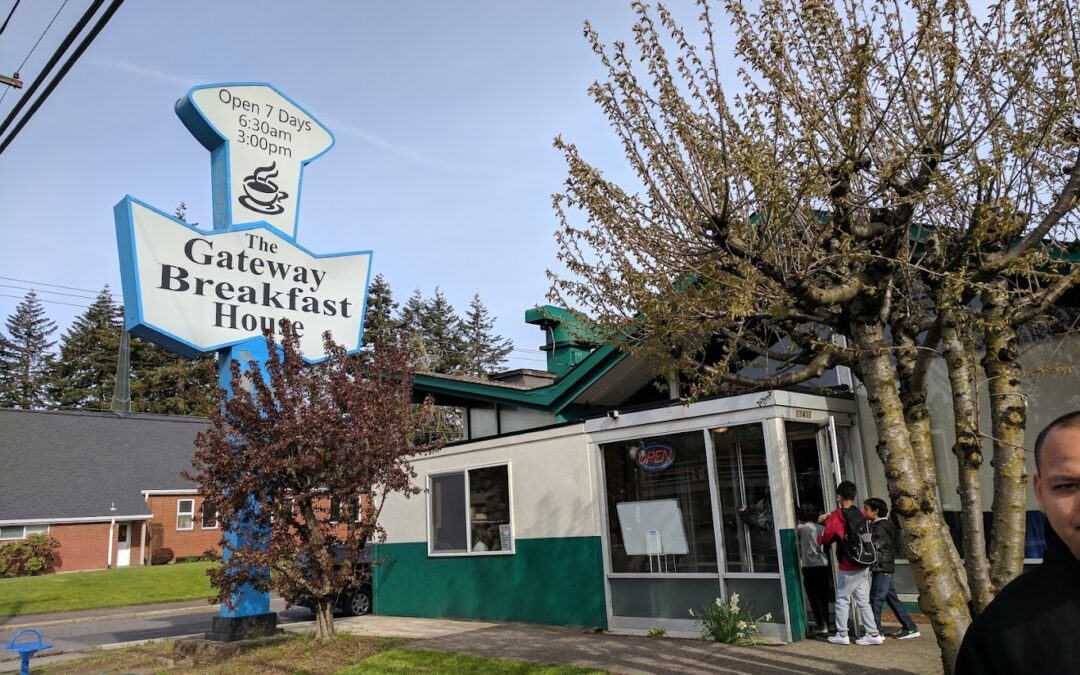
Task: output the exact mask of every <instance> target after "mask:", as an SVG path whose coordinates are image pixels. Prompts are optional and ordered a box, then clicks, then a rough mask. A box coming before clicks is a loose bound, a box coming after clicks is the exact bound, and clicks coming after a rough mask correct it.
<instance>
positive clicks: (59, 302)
mask: <svg viewBox="0 0 1080 675" xmlns="http://www.w3.org/2000/svg"><path fill="white" fill-rule="evenodd" d="M0 296H3V297H5V298H15V299H16V300H23V299H24V296H22V295H12V294H11V293H0ZM38 300H41V301H42V302H51V303H53V304H54V305H69V306H71V307H82V308H83V309H89V308H90V305H77V304H75V303H74V302H61V301H60V300H50V299H49V298H38Z"/></svg>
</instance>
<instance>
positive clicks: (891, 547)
mask: <svg viewBox="0 0 1080 675" xmlns="http://www.w3.org/2000/svg"><path fill="white" fill-rule="evenodd" d="M870 536H871V537H872V538H873V541H874V550H875V551H877V562H875V563H874V564H873V565H871V566H870V571H871V572H887V573H888V574H892V573H893V572H895V571H896V549H897V548H899V547H898V546H897V541H896V526H895V525H893V524H892V521H891V520H889V519H888V518H878V519H877V520H875V521H874V522H873V523H871V524H870Z"/></svg>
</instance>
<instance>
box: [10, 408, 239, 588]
mask: <svg viewBox="0 0 1080 675" xmlns="http://www.w3.org/2000/svg"><path fill="white" fill-rule="evenodd" d="M206 426H207V420H206V419H205V418H202V417H181V416H165V415H148V414H139V413H128V414H124V415H118V414H116V413H113V412H107V411H66V410H65V411H37V410H10V409H3V410H0V543H3V542H4V541H9V540H16V539H21V538H24V537H26V536H28V535H30V534H33V533H35V532H47V533H48V534H50V535H52V536H53V537H55V538H56V539H57V540H58V541H59V542H60V553H59V557H58V560H57V564H56V568H55V569H56V571H71V570H85V569H98V568H105V567H124V566H127V565H141V564H147V563H149V561H150V555H151V553H152V552H153V551H156V550H158V549H161V548H169V549H172V551H173V553H174V554H175V555H176V556H177V557H180V556H192V555H201V554H203V553H204V552H205V551H207V550H210V549H214V550H218V549H219V548H220V547H219V540H220V538H221V528H220V526H219V524H218V522H217V518H216V514H214V513H209V512H204V509H203V504H202V498H201V497H200V496H199V495H198V493H197V490H196V489H195V486H194V485H193V484H192V483H191V482H190V481H187V480H185V479H184V478H182V477H181V476H180V471H182V470H183V469H186V468H189V467H190V465H191V457H192V454H193V452H194V447H193V443H194V440H195V435H196V434H197V433H198V432H199V431H201V430H203V429H205V428H206Z"/></svg>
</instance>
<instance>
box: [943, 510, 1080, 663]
mask: <svg viewBox="0 0 1080 675" xmlns="http://www.w3.org/2000/svg"><path fill="white" fill-rule="evenodd" d="M983 673H1046V674H1047V675H1050V674H1057V673H1080V560H1077V559H1076V557H1075V556H1074V555H1073V554H1072V552H1071V551H1069V549H1068V548H1067V547H1066V546H1065V543H1064V542H1063V541H1061V539H1060V538H1059V537H1058V536H1057V534H1055V533H1054V531H1053V530H1052V529H1050V528H1047V530H1046V554H1045V556H1044V557H1043V562H1042V564H1041V565H1039V566H1038V567H1036V568H1035V569H1033V570H1031V571H1030V572H1027V573H1025V574H1021V575H1020V576H1019V577H1017V578H1015V579H1013V580H1012V581H1011V582H1009V583H1008V584H1007V585H1006V586H1005V588H1003V589H1001V592H1000V593H998V594H997V597H996V598H994V600H993V602H991V603H990V605H989V606H988V607H987V608H986V610H985V611H984V612H983V613H982V614H980V615H979V616H978V617H977V618H976V619H975V621H974V622H973V623H972V624H971V626H970V627H969V628H968V631H967V635H965V636H964V642H963V644H962V645H961V646H960V655H959V657H958V658H957V660H956V675H976V674H977V675H982V674H983Z"/></svg>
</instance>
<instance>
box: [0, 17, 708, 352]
mask: <svg viewBox="0 0 1080 675" xmlns="http://www.w3.org/2000/svg"><path fill="white" fill-rule="evenodd" d="M12 2H13V0H0V12H2V13H3V15H6V13H7V11H8V9H10V7H11V5H12ZM61 2H62V0H24V1H23V3H22V5H21V6H20V7H19V8H18V10H17V11H16V13H15V15H14V18H13V20H12V23H11V25H10V26H9V27H8V30H7V31H6V32H5V33H4V35H3V36H0V71H3V72H4V73H6V74H9V75H10V74H11V72H12V71H13V70H14V69H15V68H16V67H17V66H18V64H19V62H20V61H22V59H23V57H24V56H25V55H26V53H27V51H28V50H29V48H30V45H32V44H33V41H34V40H35V39H37V37H38V35H39V34H40V32H41V30H42V29H43V28H44V26H45V24H46V23H47V22H48V20H49V19H50V18H51V17H52V15H53V14H54V13H55V12H56V10H57V8H58V7H59V6H60V4H61ZM88 4H89V0H71V1H70V2H69V3H68V5H67V6H66V7H65V8H64V10H63V11H62V13H61V14H60V16H59V18H58V19H57V21H56V25H54V27H53V29H52V30H51V31H50V32H49V33H48V34H47V35H46V36H45V38H44V40H43V41H42V43H41V46H40V47H39V48H38V50H37V52H36V53H35V54H34V55H33V57H32V58H31V59H30V61H29V62H28V63H27V65H26V67H25V68H24V69H23V72H22V74H23V76H24V78H27V79H30V78H32V77H33V76H34V75H35V74H36V73H37V72H38V70H39V69H40V67H41V66H42V65H43V64H44V62H45V60H46V59H47V58H48V56H49V55H50V54H51V52H52V49H53V47H54V46H55V45H56V44H57V43H58V42H59V40H60V39H61V37H62V35H63V34H64V33H65V32H66V31H67V30H68V28H69V27H70V26H71V25H73V23H74V22H75V20H76V19H77V17H78V16H79V14H81V12H82V11H83V9H84V8H85V7H86V6H87V5H88ZM675 4H677V5H678V4H679V3H675ZM691 9H692V8H691ZM682 13H687V12H682ZM688 15H689V16H691V17H692V16H694V13H693V12H692V11H691V12H689V13H688ZM0 18H2V16H0ZM585 18H589V19H590V20H592V21H593V23H594V25H596V26H597V28H598V29H599V30H600V31H601V34H602V35H604V36H606V37H608V38H610V39H614V38H622V39H626V40H629V38H630V27H631V25H632V24H633V14H632V12H631V10H630V8H629V3H628V2H624V1H623V0H610V1H605V2H599V1H595V2H581V1H569V0H564V1H557V2H554V1H543V2H541V1H539V0H535V1H532V2H502V1H500V2H496V1H494V0H488V1H484V2H454V3H444V2H419V1H403V2H397V1H396V2H378V3H376V2H364V3H359V2H355V3H354V2H304V3H297V2H264V1H262V0H259V1H258V2H252V1H250V0H249V1H247V2H231V1H220V2H210V1H192V2H150V1H149V0H128V2H127V3H125V4H124V5H123V6H122V7H121V9H120V11H119V12H118V13H117V15H116V16H115V17H114V19H113V20H112V22H111V23H110V24H109V26H108V27H107V28H106V29H105V31H104V32H103V33H102V34H101V35H100V36H99V37H98V39H97V41H96V42H95V43H94V44H93V45H92V47H91V48H90V49H89V50H88V51H87V53H86V54H85V55H84V56H83V58H82V59H81V60H80V61H79V63H78V64H77V65H76V66H75V68H74V69H73V70H72V71H71V73H69V75H68V76H67V78H66V79H65V80H64V81H63V83H62V84H61V85H60V86H59V87H58V88H57V90H56V91H55V92H54V93H53V94H52V96H51V98H50V99H49V100H48V101H47V103H46V104H45V105H44V106H43V108H42V109H41V111H40V112H39V113H38V114H37V115H36V116H35V117H34V119H33V120H32V121H31V123H30V124H29V125H28V126H27V127H26V128H25V129H24V130H23V132H22V133H21V134H20V136H19V137H18V139H17V140H16V141H15V142H14V143H13V144H12V145H11V147H9V148H8V150H7V151H6V152H5V153H4V154H3V155H2V156H0V231H2V233H3V242H2V246H0V270H2V271H0V275H2V276H5V277H15V278H19V279H28V280H31V281H35V282H47V283H52V284H63V285H68V286H73V287H77V288H88V289H98V288H100V287H101V286H102V285H104V284H106V283H108V284H110V285H111V286H112V288H113V290H114V291H115V292H117V293H119V272H118V263H117V254H116V244H115V235H114V229H113V217H112V206H113V205H114V204H115V203H116V202H117V201H119V200H120V199H121V198H122V197H123V196H124V195H125V194H131V195H133V196H136V197H138V198H140V199H143V200H145V201H147V202H149V203H151V204H153V205H155V206H158V207H159V208H162V209H164V210H169V211H171V210H172V209H173V208H174V207H175V206H176V205H177V204H178V203H179V202H180V201H185V202H187V204H188V206H189V220H191V221H197V222H199V223H203V224H207V225H208V224H209V223H210V222H211V216H210V210H209V209H210V182H209V181H210V173H209V154H208V153H207V152H206V151H205V150H204V149H203V148H202V146H200V145H199V144H198V143H197V142H196V141H195V140H194V138H192V137H191V136H190V135H189V134H188V132H187V131H186V130H185V129H184V127H183V126H182V125H181V124H180V122H179V120H178V119H177V117H176V115H175V114H174V113H173V104H174V102H175V101H176V99H178V98H180V97H181V96H183V95H184V94H185V93H186V91H187V89H188V88H189V87H190V86H191V85H193V84H198V83H207V82H217V81H239V80H266V81H270V82H273V83H274V84H276V85H277V86H278V87H279V88H280V89H282V90H283V91H284V92H286V93H287V94H289V95H290V96H292V97H293V98H294V99H296V100H297V101H299V102H300V103H301V104H302V105H304V106H305V107H307V108H308V109H309V110H310V111H312V113H313V114H315V115H316V116H318V117H320V118H321V119H322V121H323V122H324V123H325V124H327V126H329V127H330V128H331V129H332V130H333V131H334V132H335V133H336V135H337V145H336V147H335V148H334V149H333V150H332V151H331V152H330V153H328V154H327V155H325V156H324V157H322V158H320V159H319V160H317V161H316V162H315V163H313V164H311V165H310V166H309V167H308V169H307V171H306V172H305V181H304V199H303V210H302V212H301V215H300V220H301V228H300V242H301V243H302V244H304V245H306V246H307V247H309V248H311V249H313V250H315V251H320V252H330V251H337V250H356V249H368V248H370V249H373V250H374V252H375V257H374V271H375V272H376V273H381V274H383V275H384V276H385V277H386V278H387V279H388V280H389V282H390V284H391V286H392V287H393V289H394V292H395V297H396V298H397V299H398V300H399V301H400V300H404V299H405V298H406V297H407V296H408V295H409V293H411V292H412V290H413V289H414V288H420V289H421V290H422V291H423V293H424V294H425V295H429V294H430V293H431V292H432V291H433V289H434V288H435V286H436V285H438V286H440V287H441V288H442V289H443V291H444V292H445V293H446V295H447V296H448V297H449V299H450V300H451V302H452V303H453V304H454V305H455V307H457V308H458V309H459V311H460V310H464V308H465V306H466V304H467V303H468V301H469V299H470V298H471V297H472V295H473V293H479V294H480V295H481V297H482V299H483V300H484V302H485V303H486V304H487V306H488V307H489V309H490V310H491V311H492V312H493V313H494V314H495V315H496V316H497V317H498V325H497V330H498V331H499V332H500V333H502V334H503V335H506V336H509V337H512V338H513V339H514V343H515V346H516V347H519V348H525V349H535V348H537V347H538V346H539V345H540V344H541V343H542V341H543V335H542V333H541V332H540V331H539V330H537V329H536V328H534V327H532V326H528V325H526V324H524V322H523V314H524V311H525V310H526V309H527V308H528V307H531V306H533V305H534V304H537V303H542V302H543V301H544V295H545V292H546V291H547V288H548V283H547V280H546V279H545V276H544V271H545V269H548V268H549V267H553V266H554V265H555V264H556V260H555V251H556V247H555V243H554V240H553V237H552V234H553V232H554V230H555V228H556V220H555V217H554V214H553V212H552V210H551V205H550V195H551V193H552V192H555V191H558V190H559V188H560V185H561V183H562V181H563V178H564V176H565V168H564V164H563V161H562V158H561V157H560V156H559V154H558V153H557V152H556V151H555V150H554V149H553V148H552V147H551V141H552V139H553V137H554V136H555V135H557V134H560V133H561V134H563V135H564V136H565V137H567V138H568V139H571V140H573V141H574V142H576V143H578V145H579V146H580V147H582V148H583V149H584V150H585V151H586V153H587V154H588V155H589V156H590V157H592V158H594V159H595V160H596V161H597V162H598V163H599V164H600V165H601V166H603V167H605V169H607V171H608V173H609V174H611V175H615V176H618V175H619V174H620V173H621V172H623V171H625V169H624V168H623V165H622V162H621V161H620V152H619V148H618V147H617V146H616V144H615V142H614V140H613V138H612V135H611V133H610V131H608V128H607V125H606V123H605V121H604V119H603V117H602V115H601V114H600V112H599V109H598V108H597V107H596V106H595V105H594V104H593V103H592V102H591V101H590V99H589V97H588V95H587V93H586V87H587V86H588V84H589V83H590V82H592V81H593V80H594V79H596V78H598V77H600V76H601V75H602V71H601V69H600V65H599V63H598V62H597V60H596V58H595V57H594V55H593V54H592V53H591V51H590V50H589V48H588V45H587V44H586V43H585V40H584V38H583V37H582V34H581V25H582V21H583V20H584V19H585ZM18 93H19V92H17V91H16V92H11V93H9V94H8V96H7V98H6V99H5V100H4V101H3V103H0V115H6V114H7V112H8V111H9V110H10V109H11V107H12V105H13V104H14V102H15V100H16V98H17V95H18ZM0 283H3V284H10V285H18V284H17V283H16V282H11V281H7V280H0ZM56 290H62V289H56ZM23 293H24V291H22V290H20V289H13V288H8V287H0V294H10V295H20V296H21V295H22V294H23ZM41 295H42V297H44V298H48V299H51V300H57V301H65V302H74V303H85V302H86V301H85V300H82V299H77V298H71V297H67V296H61V295H52V294H41ZM17 302H18V300H17V299H15V298H10V297H4V295H0V315H2V316H5V317H6V316H7V315H8V314H10V313H11V311H12V310H13V309H14V306H15V304H16V303H17ZM47 307H48V309H49V312H50V314H51V315H52V316H53V317H54V318H55V319H56V320H57V321H58V323H59V324H60V326H61V328H65V327H66V326H67V325H68V324H69V323H70V321H71V319H72V318H73V317H74V316H75V315H76V314H77V313H78V312H80V311H81V309H80V308H78V307H71V306H67V305H61V304H56V303H48V304H47ZM514 356H515V359H514V361H513V365H515V366H538V365H541V364H540V363H538V362H537V361H528V360H525V359H539V358H540V354H538V353H535V352H533V353H529V352H518V353H516V354H515V355H514Z"/></svg>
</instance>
